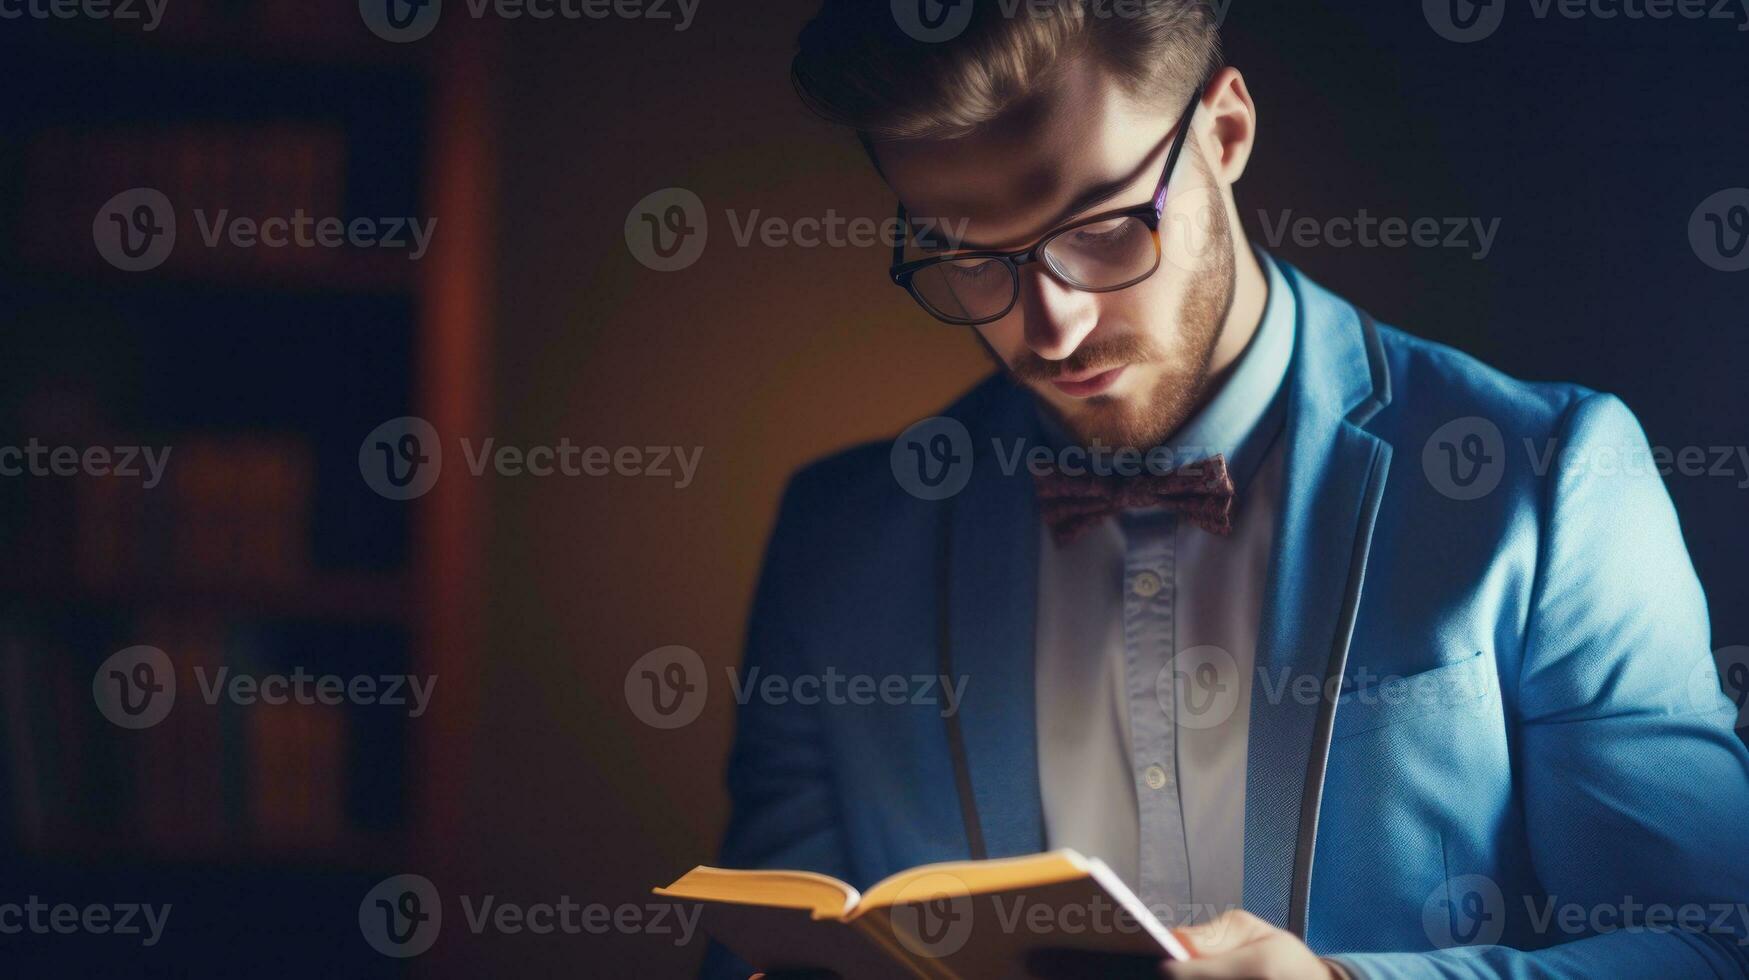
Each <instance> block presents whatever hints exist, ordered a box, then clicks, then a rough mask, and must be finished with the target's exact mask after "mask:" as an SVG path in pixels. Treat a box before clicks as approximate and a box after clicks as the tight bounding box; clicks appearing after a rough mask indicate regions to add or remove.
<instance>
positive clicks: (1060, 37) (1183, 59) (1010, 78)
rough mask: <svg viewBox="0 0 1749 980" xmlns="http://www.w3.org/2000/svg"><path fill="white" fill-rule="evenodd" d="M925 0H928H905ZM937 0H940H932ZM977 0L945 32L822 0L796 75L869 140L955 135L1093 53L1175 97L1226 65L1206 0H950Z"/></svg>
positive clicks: (862, 4) (829, 114)
mask: <svg viewBox="0 0 1749 980" xmlns="http://www.w3.org/2000/svg"><path fill="white" fill-rule="evenodd" d="M899 2H901V3H923V2H925V0H899ZM930 2H937V0H930ZM956 3H963V4H969V5H971V7H972V10H971V18H970V20H969V21H968V22H967V23H966V26H965V28H964V29H963V30H962V31H960V32H959V33H958V34H957V35H955V36H954V37H952V38H950V39H947V40H942V41H925V40H919V39H918V38H917V37H914V36H913V35H912V34H909V33H907V32H906V31H905V29H904V28H903V27H901V25H900V23H899V20H898V16H897V15H896V13H895V11H896V9H897V5H896V4H895V3H893V2H890V0H824V2H823V3H822V4H821V7H820V12H819V13H818V14H816V15H815V16H814V19H813V20H811V21H809V22H808V24H807V26H806V27H804V28H803V29H802V33H801V37H800V38H799V39H798V41H797V51H796V56H795V60H794V61H793V62H792V63H791V65H790V75H791V78H792V79H793V81H794V82H795V87H796V91H797V92H798V93H800V95H801V97H802V101H804V102H805V103H807V105H808V107H809V108H811V109H813V110H814V112H816V113H818V114H819V115H820V116H822V117H824V118H826V119H828V120H830V121H832V122H835V123H841V124H843V125H846V126H849V127H851V128H852V129H855V130H856V131H857V132H858V133H859V134H860V135H861V136H862V138H863V139H864V141H870V140H874V141H882V140H904V139H924V138H933V139H947V138H953V137H956V136H963V135H965V134H967V133H969V132H971V131H973V130H975V129H976V128H978V127H979V126H981V125H983V124H985V123H988V122H990V121H991V120H993V119H995V118H996V117H997V116H999V115H1001V114H1002V113H1003V112H1004V111H1005V110H1007V109H1009V108H1011V107H1013V106H1014V105H1015V104H1017V103H1018V102H1020V101H1022V100H1024V99H1026V98H1027V97H1028V96H1030V95H1032V94H1033V93H1035V92H1037V91H1039V90H1041V89H1044V88H1047V87H1049V86H1050V85H1051V84H1052V83H1053V82H1054V81H1055V80H1056V78H1057V76H1058V75H1059V74H1060V73H1061V71H1062V70H1063V68H1064V67H1065V66H1066V65H1068V64H1069V63H1071V62H1072V61H1073V60H1074V59H1075V58H1076V57H1077V56H1079V55H1081V54H1083V53H1090V54H1091V55H1092V56H1093V57H1095V58H1097V59H1098V61H1099V63H1100V64H1101V65H1102V66H1103V67H1104V68H1106V69H1107V70H1109V71H1110V72H1112V74H1113V75H1114V76H1115V77H1116V78H1117V79H1118V80H1119V82H1120V83H1121V84H1122V85H1123V86H1124V87H1125V89H1126V90H1127V92H1128V93H1129V94H1130V95H1132V96H1134V97H1137V98H1139V99H1159V100H1161V101H1162V104H1165V105H1170V104H1171V103H1172V102H1175V101H1177V100H1179V99H1182V98H1188V97H1189V95H1190V89H1191V87H1192V86H1193V85H1195V84H1197V82H1198V81H1200V80H1201V79H1203V78H1205V77H1206V76H1207V75H1209V74H1210V73H1211V72H1213V71H1214V70H1215V69H1217V68H1219V67H1220V65H1221V44H1220V30H1219V26H1218V24H1217V23H1216V18H1215V13H1214V10H1213V9H1212V7H1211V6H1210V4H1209V3H1208V2H1207V0H945V2H944V4H943V5H944V6H949V7H951V6H952V5H953V4H956Z"/></svg>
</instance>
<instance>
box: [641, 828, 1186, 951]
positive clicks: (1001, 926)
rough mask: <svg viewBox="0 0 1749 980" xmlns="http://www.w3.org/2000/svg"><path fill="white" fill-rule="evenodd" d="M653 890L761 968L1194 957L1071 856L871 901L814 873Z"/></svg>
mask: <svg viewBox="0 0 1749 980" xmlns="http://www.w3.org/2000/svg"><path fill="white" fill-rule="evenodd" d="M654 891H655V893H656V894H658V895H663V896H666V897H668V898H672V899H677V900H680V901H694V902H699V903H702V910H701V916H700V919H701V921H702V922H703V924H704V928H705V931H707V932H709V933H710V934H711V935H712V936H713V937H715V938H716V940H717V941H718V942H720V943H722V944H723V945H724V946H727V947H728V948H729V949H731V950H733V951H734V952H735V954H736V955H738V956H740V957H741V958H742V959H743V960H746V961H747V962H748V963H750V964H752V965H753V966H754V967H756V968H758V969H761V970H765V971H778V970H806V969H829V970H834V971H836V972H837V973H838V974H839V975H840V976H843V977H847V978H850V980H863V978H865V977H869V978H888V977H892V978H907V980H909V978H917V977H921V978H925V980H935V978H958V977H997V976H1025V975H1026V973H1027V968H1026V962H1027V958H1028V956H1029V955H1030V954H1032V953H1035V952H1039V951H1044V950H1083V951H1089V952H1099V953H1123V954H1135V955H1142V956H1157V957H1160V958H1161V959H1189V958H1190V954H1189V953H1188V952H1187V951H1186V950H1185V948H1184V946H1183V945H1182V944H1181V943H1180V942H1179V941H1178V939H1177V937H1175V936H1173V935H1172V933H1171V931H1169V930H1168V929H1167V928H1166V927H1165V926H1163V925H1161V924H1160V922H1159V920H1158V919H1156V918H1155V917H1154V916H1153V915H1152V914H1151V913H1150V912H1149V911H1148V910H1147V908H1146V907H1144V906H1143V905H1142V903H1141V900H1140V899H1138V898H1136V896H1135V894H1134V893H1133V892H1131V891H1130V890H1129V888H1128V886H1126V885H1125V884H1124V883H1123V882H1122V881H1121V880H1120V879H1119V878H1118V877H1117V875H1115V874H1113V873H1112V871H1111V869H1110V868H1108V867H1106V866H1105V864H1104V863H1103V862H1101V861H1099V860H1097V859H1095V858H1087V857H1083V856H1081V855H1080V854H1078V853H1076V852H1075V851H1072V850H1060V851H1050V852H1048V853H1045V854H1032V855H1028V856H1026V857H1015V858H1000V859H997V860H991V861H963V862H953V863H948V864H926V865H923V866H922V867H918V868H912V869H911V870H909V871H901V872H899V873H898V874H896V875H893V876H892V877H890V878H886V879H884V880H882V881H881V882H879V883H878V884H876V885H874V886H873V887H872V888H870V889H869V890H868V891H867V892H866V893H858V892H857V890H856V889H854V888H852V887H850V886H849V885H847V884H845V883H844V882H842V881H839V880H838V879H836V878H832V877H828V876H826V875H821V874H814V873H813V872H809V871H731V870H725V869H722V868H710V867H704V866H702V865H701V866H699V867H696V868H693V869H692V870H691V871H688V872H687V873H686V874H684V875H682V876H681V877H680V880H678V881H676V882H674V883H673V884H672V885H669V886H668V887H667V888H657V889H655V890H654Z"/></svg>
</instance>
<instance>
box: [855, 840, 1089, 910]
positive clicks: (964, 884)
mask: <svg viewBox="0 0 1749 980" xmlns="http://www.w3.org/2000/svg"><path fill="white" fill-rule="evenodd" d="M1092 873H1093V869H1092V865H1091V863H1090V862H1089V861H1088V860H1087V859H1086V858H1084V857H1082V856H1081V855H1080V854H1079V853H1077V852H1075V851H1073V850H1070V849H1068V848H1064V849H1062V850H1057V851H1048V852H1046V853H1044V854H1028V855H1026V856H1024V857H1012V858H994V859H992V860H987V861H946V862H943V863H941V864H925V865H921V866H919V867H915V868H911V869H910V870H908V871H901V872H899V873H898V874H896V875H893V876H891V877H889V878H883V879H882V880H881V881H879V882H878V883H876V884H875V885H874V886H873V887H871V888H869V890H868V891H866V892H864V893H863V895H862V901H861V903H860V904H859V905H858V906H857V912H858V913H860V912H862V911H864V910H867V909H872V908H882V907H885V906H889V905H899V904H909V903H913V902H928V901H933V900H936V899H942V898H959V897H963V896H966V895H985V894H996V893H1001V892H1007V891H1013V890H1018V889H1021V888H1029V887H1038V886H1042V885H1054V884H1057V883H1058V882H1064V881H1074V880H1076V879H1078V878H1086V877H1089V876H1090V875H1092Z"/></svg>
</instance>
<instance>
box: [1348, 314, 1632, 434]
mask: <svg viewBox="0 0 1749 980" xmlns="http://www.w3.org/2000/svg"><path fill="white" fill-rule="evenodd" d="M1377 330H1378V334H1379V346H1380V348H1381V349H1382V350H1383V352H1384V356H1385V360H1386V364H1387V365H1388V368H1389V372H1390V379H1391V381H1390V384H1391V402H1390V404H1389V405H1388V406H1387V407H1386V409H1385V411H1383V412H1381V413H1380V418H1379V422H1380V424H1381V425H1385V426H1389V427H1392V428H1393V429H1396V430H1398V431H1397V434H1398V435H1411V436H1412V435H1414V434H1419V433H1426V434H1427V435H1431V434H1432V433H1433V432H1434V431H1436V430H1438V429H1440V428H1446V429H1453V430H1455V429H1476V430H1479V431H1482V432H1486V433H1488V434H1490V435H1492V434H1493V433H1494V432H1496V431H1497V432H1498V434H1499V436H1500V437H1501V438H1502V439H1506V440H1511V439H1514V438H1515V437H1516V438H1517V439H1520V440H1522V439H1524V438H1531V439H1537V438H1547V437H1552V436H1556V435H1558V434H1559V433H1560V432H1561V431H1562V430H1563V428H1564V427H1565V426H1566V425H1567V424H1568V423H1569V421H1570V419H1571V417H1572V416H1573V415H1574V414H1575V413H1576V412H1577V411H1578V410H1579V407H1580V406H1581V405H1582V404H1583V403H1585V402H1587V401H1589V400H1598V399H1602V400H1606V401H1614V399H1613V398H1611V397H1610V396H1607V395H1603V396H1600V395H1599V393H1598V392H1596V391H1593V390H1592V389H1590V388H1587V387H1585V386H1584V385H1580V384H1574V383H1571V382H1565V381H1527V380H1524V379H1520V378H1515V377H1512V376H1511V375H1509V374H1507V373H1506V372H1504V371H1501V370H1498V369H1496V368H1494V367H1491V366H1489V365H1487V364H1484V363H1483V362H1481V361H1480V360H1477V359H1476V358H1475V357H1472V356H1471V355H1469V354H1466V353H1464V352H1462V351H1459V350H1456V349H1455V348H1452V347H1448V346H1446V345H1444V344H1439V343H1435V342H1433V341H1430V340H1426V339H1423V338H1421V337H1416V336H1413V335H1411V334H1409V333H1406V332H1404V331H1403V330H1400V329H1398V328H1396V327H1389V326H1383V325H1380V326H1379V327H1378V328H1377ZM1617 404H1619V403H1617Z"/></svg>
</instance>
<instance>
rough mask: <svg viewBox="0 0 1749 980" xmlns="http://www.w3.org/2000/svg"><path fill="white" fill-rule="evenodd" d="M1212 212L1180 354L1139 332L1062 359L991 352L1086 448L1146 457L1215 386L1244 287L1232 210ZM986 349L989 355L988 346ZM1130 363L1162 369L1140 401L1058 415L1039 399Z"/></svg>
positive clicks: (1094, 402) (1184, 317)
mask: <svg viewBox="0 0 1749 980" xmlns="http://www.w3.org/2000/svg"><path fill="white" fill-rule="evenodd" d="M1192 160H1193V161H1194V164H1195V165H1197V168H1198V169H1199V170H1202V169H1204V168H1206V166H1207V164H1206V163H1204V162H1203V160H1202V159H1201V157H1200V156H1195V157H1192ZM1210 176H1211V177H1212V175H1210ZM1210 183H1211V184H1212V180H1211V181H1210ZM1217 200H1218V199H1217ZM1208 212H1209V213H1210V214H1211V215H1212V217H1211V218H1210V219H1209V221H1208V227H1207V231H1206V234H1207V236H1208V237H1207V238H1206V239H1205V241H1206V242H1207V244H1206V245H1205V246H1204V251H1205V254H1206V256H1207V258H1206V260H1205V262H1204V263H1203V266H1202V268H1200V269H1198V270H1196V271H1195V272H1194V273H1192V274H1191V279H1190V283H1189V285H1188V287H1187V289H1186V290H1185V293H1184V298H1183V300H1182V301H1180V303H1179V304H1178V310H1177V316H1176V317H1175V318H1174V319H1175V322H1176V324H1177V330H1176V331H1175V333H1174V336H1175V339H1176V341H1177V343H1176V344H1175V345H1174V347H1173V349H1171V350H1168V349H1167V348H1166V347H1165V346H1163V345H1162V344H1160V343H1159V342H1158V341H1156V340H1154V333H1155V332H1150V331H1147V330H1139V331H1134V332H1126V333H1120V334H1119V335H1118V336H1115V337H1112V338H1111V339H1109V340H1094V341H1092V342H1090V343H1086V344H1083V345H1082V346H1080V347H1078V348H1076V350H1075V352H1074V353H1073V354H1071V355H1069V357H1067V358H1065V359H1063V360H1061V361H1047V360H1045V359H1044V358H1042V357H1039V356H1038V355H1037V354H1035V353H1033V352H1032V351H1030V350H1029V351H1026V352H1024V353H1023V354H1022V355H1021V357H1020V359H1019V361H1018V362H1017V363H1014V364H1007V363H1005V362H1003V361H1002V359H1001V358H1000V357H998V356H997V355H996V353H995V352H994V351H993V350H992V351H990V354H991V356H992V357H994V358H995V359H996V360H997V362H998V363H999V364H1001V366H1002V367H1003V369H1004V370H1006V371H1007V372H1008V373H1009V375H1010V376H1011V377H1013V378H1014V379H1015V380H1016V381H1018V382H1020V383H1021V384H1022V385H1023V386H1025V387H1028V388H1031V389H1032V390H1033V393H1034V395H1035V397H1038V399H1039V402H1040V404H1042V405H1043V406H1044V408H1045V410H1046V411H1048V412H1050V414H1051V415H1052V416H1053V417H1054V418H1055V419H1056V420H1057V422H1058V423H1059V424H1060V425H1061V426H1062V427H1063V429H1064V431H1066V432H1067V433H1069V435H1070V436H1072V437H1073V438H1074V439H1075V441H1076V442H1078V443H1080V444H1081V445H1084V446H1094V445H1100V446H1107V447H1113V448H1119V447H1129V448H1133V449H1136V450H1138V451H1141V452H1146V451H1147V450H1149V449H1152V448H1153V447H1155V446H1158V445H1160V444H1161V443H1163V442H1165V441H1166V439H1167V437H1169V436H1171V435H1172V433H1174V432H1176V431H1178V429H1179V428H1180V427H1181V426H1183V425H1184V423H1185V422H1186V421H1188V420H1189V419H1190V417H1191V415H1192V414H1194V413H1195V412H1196V410H1197V409H1198V408H1199V407H1200V406H1201V404H1202V401H1203V398H1204V396H1205V395H1206V394H1207V392H1208V390H1209V386H1210V382H1211V381H1212V378H1211V371H1210V366H1211V365H1212V363H1213V361H1214V355H1215V346H1216V344H1217V343H1218V342H1219V341H1220V338H1221V331H1222V330H1223V328H1224V327H1225V326H1226V321H1227V316H1228V314H1229V312H1230V311H1231V310H1232V306H1233V294H1234V290H1235V288H1236V283H1237V274H1236V259H1235V255H1234V245H1233V234H1232V224H1231V222H1229V221H1228V219H1227V211H1226V208H1225V207H1224V206H1220V205H1219V204H1218V203H1217V205H1216V206H1214V207H1211V208H1209V209H1208ZM1156 274H1158V273H1156ZM1156 332H1157V331H1156ZM985 349H986V350H989V347H988V345H987V344H986V345H985ZM1124 364H1130V365H1153V366H1158V367H1159V368H1160V369H1161V370H1160V374H1159V377H1158V378H1157V379H1156V380H1155V382H1154V384H1153V387H1152V388H1151V389H1150V390H1149V391H1147V392H1146V393H1144V394H1143V395H1141V396H1140V397H1139V398H1136V399H1122V398H1118V397H1116V396H1113V395H1097V396H1094V397H1093V398H1089V399H1086V400H1085V401H1084V402H1082V403H1080V404H1079V405H1078V410H1077V411H1075V412H1074V413H1073V414H1069V413H1065V412H1063V411H1061V410H1059V409H1058V408H1057V406H1055V405H1053V404H1051V402H1050V401H1049V400H1048V399H1046V398H1044V397H1043V396H1042V395H1041V394H1039V391H1040V389H1042V387H1043V386H1044V385H1047V384H1049V383H1050V379H1051V378H1054V377H1057V376H1059V375H1062V374H1070V373H1081V372H1085V371H1090V370H1094V369H1096V368H1102V367H1116V366H1118V365H1124Z"/></svg>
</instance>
